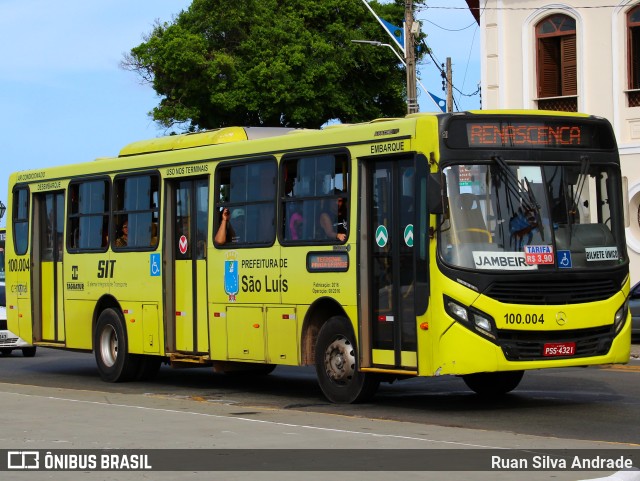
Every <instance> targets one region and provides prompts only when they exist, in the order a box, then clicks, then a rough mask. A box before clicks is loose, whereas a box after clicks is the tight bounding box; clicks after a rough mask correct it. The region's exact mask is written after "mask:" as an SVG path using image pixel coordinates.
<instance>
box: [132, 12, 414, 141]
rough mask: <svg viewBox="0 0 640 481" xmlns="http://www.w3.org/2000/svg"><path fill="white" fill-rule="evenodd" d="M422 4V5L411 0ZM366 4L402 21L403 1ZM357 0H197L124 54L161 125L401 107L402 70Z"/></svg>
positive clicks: (369, 114)
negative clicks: (153, 98) (150, 95)
mask: <svg viewBox="0 0 640 481" xmlns="http://www.w3.org/2000/svg"><path fill="white" fill-rule="evenodd" d="M416 3H421V2H419V1H418V2H416ZM371 6H372V7H373V8H374V9H375V10H376V11H377V12H378V14H379V15H380V16H381V17H382V18H384V19H385V20H387V21H389V22H391V23H393V24H394V25H402V20H403V18H404V0H395V1H393V2H391V3H385V4H379V3H377V2H375V1H372V2H371ZM356 39H360V40H362V39H364V40H378V41H381V42H383V43H392V42H390V40H391V39H390V38H389V37H388V35H387V33H386V32H385V31H384V30H383V28H382V27H381V26H380V24H379V23H378V22H377V21H376V19H375V18H374V17H373V15H371V13H370V12H369V11H368V10H367V9H366V7H365V6H364V5H363V4H362V2H361V1H360V0H321V1H319V0H194V1H193V3H192V4H191V6H190V7H189V9H188V10H186V11H182V12H181V13H180V14H179V15H177V16H176V17H175V18H174V19H173V21H172V22H168V23H159V22H158V23H156V25H155V26H154V28H153V30H152V31H151V32H150V33H149V34H148V35H147V36H146V37H145V39H144V42H143V43H141V44H140V45H138V46H137V47H135V48H133V49H132V50H131V52H130V53H129V54H127V55H125V57H124V60H123V61H122V66H123V68H125V69H127V70H131V71H134V72H136V73H137V74H138V75H139V76H140V78H141V79H142V81H143V82H148V83H150V84H151V85H152V86H153V88H154V90H155V91H156V92H157V94H158V95H159V96H160V98H161V100H160V103H159V105H158V106H157V107H155V108H154V109H153V111H152V112H150V115H151V116H152V118H153V119H154V120H155V121H157V122H159V123H160V124H161V125H163V126H164V127H172V126H174V125H176V124H183V125H186V126H187V128H188V130H199V129H211V128H218V127H224V126H230V125H253V126H289V127H307V128H318V127H320V126H321V125H323V124H324V123H326V122H327V121H328V120H331V119H338V120H340V121H341V122H344V123H351V122H360V121H364V120H370V119H372V118H377V117H383V116H400V115H404V113H405V112H406V103H405V98H406V88H405V84H406V82H405V80H406V79H405V75H406V74H405V70H404V67H403V66H402V65H401V64H400V63H399V62H398V59H397V57H396V56H395V55H394V53H393V52H391V51H390V49H389V48H377V47H375V46H371V45H361V44H355V43H352V42H351V40H356Z"/></svg>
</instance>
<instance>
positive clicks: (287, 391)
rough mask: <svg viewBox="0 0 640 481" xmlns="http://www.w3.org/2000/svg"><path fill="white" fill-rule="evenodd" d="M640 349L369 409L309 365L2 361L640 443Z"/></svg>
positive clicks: (80, 386) (7, 365)
mask: <svg viewBox="0 0 640 481" xmlns="http://www.w3.org/2000/svg"><path fill="white" fill-rule="evenodd" d="M639 351H640V346H637V345H636V346H634V356H635V357H634V358H633V359H632V362H631V363H630V364H629V365H627V366H616V367H609V368H599V367H590V368H570V369H558V370H542V371H532V372H527V373H526V374H525V377H524V379H523V381H522V383H521V384H520V386H519V387H518V389H516V390H515V391H514V392H513V393H511V394H510V395H507V396H505V397H504V398H503V399H500V400H497V401H496V400H485V399H482V398H480V397H478V396H476V395H475V394H473V393H472V392H471V391H469V390H468V389H467V387H466V386H465V384H464V383H463V382H462V380H460V379H458V378H455V377H441V378H419V379H412V380H406V381H401V382H396V383H394V384H392V385H389V384H383V385H381V388H380V390H379V391H378V394H377V395H376V396H375V398H374V399H373V400H372V402H370V403H367V404H360V405H335V404H331V403H329V402H327V401H326V400H325V398H324V397H323V396H322V393H321V392H320V390H319V388H318V386H317V384H316V377H315V372H314V370H313V369H312V368H287V367H278V368H277V369H276V370H275V371H274V372H273V373H272V374H271V375H269V376H264V377H257V378H252V377H246V376H228V375H224V374H215V373H213V372H211V371H210V370H209V369H205V368H200V369H172V368H170V367H168V366H163V368H162V369H161V370H160V373H159V375H158V377H157V379H155V380H154V381H148V382H144V383H119V384H109V383H104V382H102V381H101V380H100V378H99V375H98V373H97V369H96V367H95V361H94V359H93V356H92V355H91V354H85V353H73V352H67V351H58V350H52V349H39V350H38V354H37V355H36V357H34V358H23V357H22V356H21V354H19V353H18V352H15V353H14V354H13V355H12V356H10V357H3V358H0V383H9V384H18V385H32V386H39V387H49V388H62V389H70V390H86V391H95V392H105V393H119V394H136V395H145V396H154V397H156V398H162V399H182V400H192V401H195V402H199V403H205V404H224V405H229V406H235V407H236V408H237V409H238V410H239V412H245V411H246V412H252V411H253V410H254V408H266V409H277V410H283V411H288V412H294V411H295V412H302V413H318V414H332V415H342V416H348V417H358V418H363V419H377V420H393V421H399V422H410V423H417V424H422V425H434V426H441V427H456V428H466V429H476V430H486V431H496V432H505V433H507V432H508V433H519V434H525V435H533V436H544V437H556V438H566V439H576V440H588V441H598V442H608V443H623V444H633V445H638V446H640V359H638V357H637V356H638V352H639Z"/></svg>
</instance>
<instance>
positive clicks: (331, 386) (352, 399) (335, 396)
mask: <svg viewBox="0 0 640 481" xmlns="http://www.w3.org/2000/svg"><path fill="white" fill-rule="evenodd" d="M316 373H317V375H318V384H319V385H320V389H322V392H323V393H324V395H325V396H326V398H327V399H328V400H329V401H331V402H334V403H359V402H365V401H367V400H368V399H371V397H373V395H374V394H375V393H376V390H377V389H378V385H379V384H380V379H379V378H378V377H377V376H376V375H375V374H372V373H364V372H361V371H359V370H358V350H357V347H356V343H355V336H354V335H353V329H352V328H351V323H350V322H349V321H348V320H347V319H345V318H344V317H342V316H335V317H332V318H330V319H329V320H328V321H327V322H326V323H325V324H324V325H323V326H322V328H321V329H320V332H319V334H318V339H317V341H316Z"/></svg>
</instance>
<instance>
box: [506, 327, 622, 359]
mask: <svg viewBox="0 0 640 481" xmlns="http://www.w3.org/2000/svg"><path fill="white" fill-rule="evenodd" d="M613 337H614V334H613V327H595V328H591V329H575V330H571V331H538V332H530V331H510V330H506V329H502V330H501V329H499V330H498V344H499V345H500V347H502V352H504V355H505V357H506V358H507V359H508V360H509V361H532V360H537V359H544V360H553V359H559V358H561V357H559V356H555V357H545V356H543V355H542V353H543V350H544V345H545V344H547V343H557V342H575V343H576V353H575V354H574V355H573V356H567V357H570V358H575V357H587V356H602V355H604V354H606V353H607V352H609V349H610V348H611V343H612V342H613Z"/></svg>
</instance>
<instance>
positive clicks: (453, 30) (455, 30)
mask: <svg viewBox="0 0 640 481" xmlns="http://www.w3.org/2000/svg"><path fill="white" fill-rule="evenodd" d="M422 22H427V23H430V24H431V25H433V26H434V27H438V28H439V29H440V30H446V31H447V32H462V31H463V30H466V29H468V28H470V27H473V26H474V25H475V26H478V23H477V22H476V21H475V20H474V21H473V22H472V23H470V24H469V25H467V26H466V27H462V28H446V27H442V26H440V25H438V24H437V23H435V22H432V21H431V20H422Z"/></svg>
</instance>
